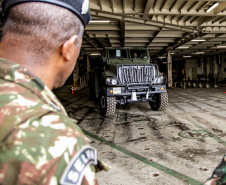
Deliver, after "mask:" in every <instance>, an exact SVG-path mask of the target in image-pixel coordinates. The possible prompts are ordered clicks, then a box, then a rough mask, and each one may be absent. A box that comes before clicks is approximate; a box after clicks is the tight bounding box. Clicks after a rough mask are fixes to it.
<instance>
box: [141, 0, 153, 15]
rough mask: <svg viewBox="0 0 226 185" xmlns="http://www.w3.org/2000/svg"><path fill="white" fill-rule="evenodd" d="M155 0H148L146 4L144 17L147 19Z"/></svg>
mask: <svg viewBox="0 0 226 185" xmlns="http://www.w3.org/2000/svg"><path fill="white" fill-rule="evenodd" d="M153 3H154V2H153V0H147V2H146V6H145V9H144V14H143V19H147V18H148V15H149V12H150V10H151V8H152V6H153Z"/></svg>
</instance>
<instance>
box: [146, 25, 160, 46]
mask: <svg viewBox="0 0 226 185" xmlns="http://www.w3.org/2000/svg"><path fill="white" fill-rule="evenodd" d="M161 30H162V29H160V30H159V31H156V32H155V33H154V34H153V37H152V38H151V39H150V40H149V43H148V44H147V47H148V46H149V45H150V44H151V43H152V41H153V40H154V39H155V38H156V36H157V35H158V34H159V32H160V31H161Z"/></svg>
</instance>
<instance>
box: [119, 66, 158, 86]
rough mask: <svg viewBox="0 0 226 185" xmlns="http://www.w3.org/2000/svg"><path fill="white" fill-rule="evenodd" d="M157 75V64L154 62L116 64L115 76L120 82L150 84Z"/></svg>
mask: <svg viewBox="0 0 226 185" xmlns="http://www.w3.org/2000/svg"><path fill="white" fill-rule="evenodd" d="M158 76H159V72H158V66H157V65H155V64H150V65H118V66H117V77H118V80H119V82H120V84H127V85H129V84H144V83H146V84H147V83H151V84H152V83H153V82H154V80H155V78H156V77H158Z"/></svg>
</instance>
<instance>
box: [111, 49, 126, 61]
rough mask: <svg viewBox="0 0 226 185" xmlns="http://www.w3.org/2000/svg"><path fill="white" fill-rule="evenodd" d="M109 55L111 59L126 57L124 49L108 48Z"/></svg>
mask: <svg viewBox="0 0 226 185" xmlns="http://www.w3.org/2000/svg"><path fill="white" fill-rule="evenodd" d="M109 57H110V58H111V59H114V58H128V57H127V54H126V50H125V49H110V50H109Z"/></svg>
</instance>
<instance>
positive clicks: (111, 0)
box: [110, 0, 115, 13]
mask: <svg viewBox="0 0 226 185" xmlns="http://www.w3.org/2000/svg"><path fill="white" fill-rule="evenodd" d="M110 2H111V9H112V12H113V13H114V12H115V10H114V3H113V0H110Z"/></svg>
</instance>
